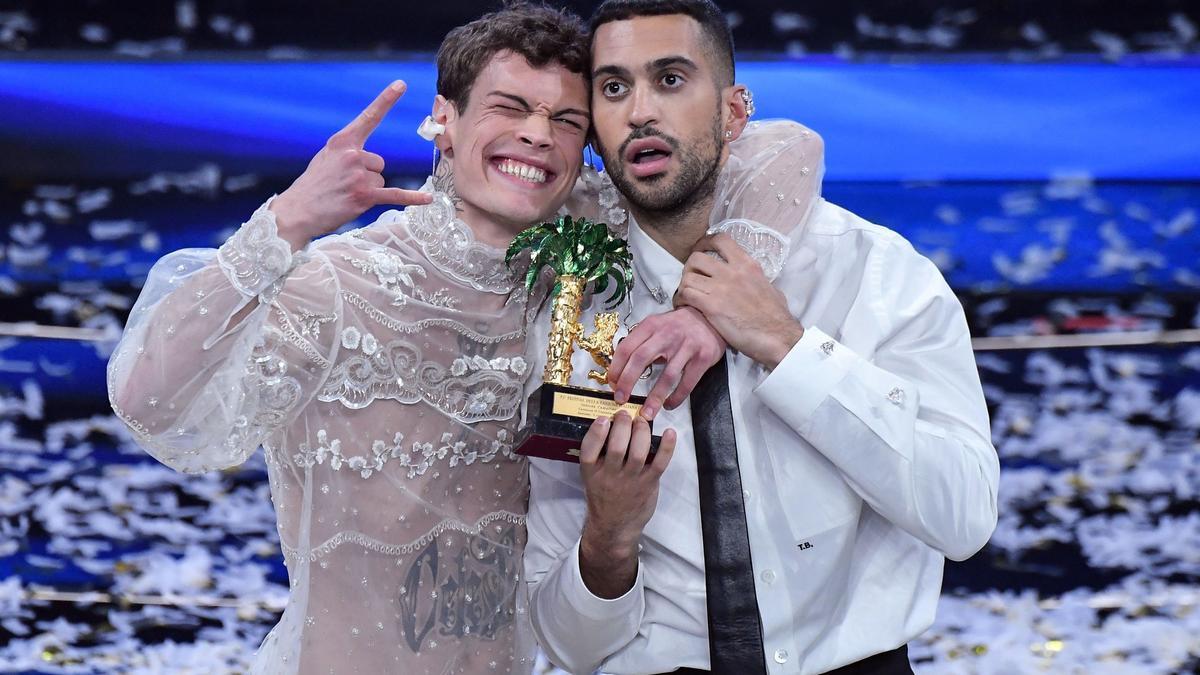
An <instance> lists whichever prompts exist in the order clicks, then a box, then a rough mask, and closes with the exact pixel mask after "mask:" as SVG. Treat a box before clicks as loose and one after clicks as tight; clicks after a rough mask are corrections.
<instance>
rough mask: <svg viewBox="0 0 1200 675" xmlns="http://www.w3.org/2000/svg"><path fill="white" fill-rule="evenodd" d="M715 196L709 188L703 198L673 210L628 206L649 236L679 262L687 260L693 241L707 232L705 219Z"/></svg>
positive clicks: (709, 214)
mask: <svg viewBox="0 0 1200 675" xmlns="http://www.w3.org/2000/svg"><path fill="white" fill-rule="evenodd" d="M714 198H715V195H714V194H713V193H712V192H711V191H708V194H707V195H706V196H705V197H702V198H699V199H696V200H695V201H692V202H690V203H688V204H684V205H682V206H681V207H680V208H678V209H675V210H672V211H646V210H645V209H641V208H638V207H636V206H632V205H631V206H630V209H629V210H630V211H631V212H632V213H633V216H634V218H636V219H637V223H638V226H639V227H641V228H642V229H643V230H644V231H645V232H646V234H648V235H650V238H651V239H653V240H654V241H655V243H657V244H658V245H659V246H662V247H663V248H664V249H666V250H667V252H668V253H670V254H671V255H672V256H675V259H676V260H678V261H680V262H685V261H687V258H688V256H689V255H691V254H692V248H693V247H695V246H696V242H697V241H700V238H701V237H703V236H704V234H705V233H706V232H708V220H709V217H710V216H711V214H712V208H713V199H714Z"/></svg>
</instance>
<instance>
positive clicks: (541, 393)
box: [506, 216, 660, 462]
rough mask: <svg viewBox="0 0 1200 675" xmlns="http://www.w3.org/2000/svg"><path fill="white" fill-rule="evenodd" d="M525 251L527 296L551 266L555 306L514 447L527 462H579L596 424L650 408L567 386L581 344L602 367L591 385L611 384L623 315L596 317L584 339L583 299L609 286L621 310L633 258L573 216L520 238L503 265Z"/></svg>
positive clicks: (637, 399) (638, 399)
mask: <svg viewBox="0 0 1200 675" xmlns="http://www.w3.org/2000/svg"><path fill="white" fill-rule="evenodd" d="M526 249H528V250H529V252H530V253H529V270H528V271H527V272H526V274H525V287H526V290H533V287H534V285H535V284H536V283H537V280H538V277H539V276H540V275H541V272H542V270H543V269H544V268H546V267H549V268H550V269H551V270H553V271H554V274H555V280H554V289H553V290H552V291H551V293H550V299H551V302H552V303H553V305H552V306H551V312H550V341H549V345H548V346H547V348H546V369H545V371H544V372H543V374H542V384H541V386H539V387H538V388H537V389H536V390H535V391H534V392H533V394H531V395H530V396H529V407H528V409H527V410H528V412H527V415H526V424H525V426H524V427H522V428H521V430H520V431H519V432H517V437H516V441H515V443H514V447H516V452H518V453H519V454H522V455H528V456H530V457H544V458H547V459H557V460H562V461H567V462H578V461H579V445H580V443H581V441H582V440H583V436H584V434H586V433H587V430H588V427H590V426H591V424H592V421H593V420H595V419H596V418H598V417H600V416H602V415H609V416H611V415H615V414H616V412H617V411H618V410H621V409H622V408H623V409H625V410H628V411H629V413H630V414H631V415H636V414H637V413H638V411H639V410H640V409H641V407H642V403H644V402H645V397H642V396H632V397H630V400H629V402H628V403H625V404H624V405H621V404H618V403H617V402H616V401H615V400H613V394H612V391H611V390H603V389H592V388H590V387H578V386H573V385H571V384H570V382H571V372H572V366H571V357H572V356H573V355H574V353H575V346H576V345H578V346H579V347H581V348H583V349H584V350H585V351H587V352H588V353H590V354H591V355H592V360H593V361H595V363H596V366H597V368H598V369H597V370H592V371H590V372H589V373H588V379H590V380H593V381H595V382H598V383H600V384H605V385H606V384H607V383H608V372H607V369H608V366H609V364H610V363H611V362H612V354H613V337H614V336H616V333H617V328H618V326H619V325H620V320H619V316H618V314H617V313H616V312H602V313H598V314H596V317H595V320H594V324H595V330H594V331H593V332H592V334H591V335H585V334H584V333H585V331H586V329H585V328H584V327H583V325H582V324H580V323H579V315H580V314H581V313H582V311H583V293H584V289H585V288H587V285H588V284H589V283H594V284H595V286H594V287H593V289H592V292H593V293H595V294H600V293H603V292H604V291H605V290H607V289H608V287H609V283H610V281H611V282H612V285H613V291H612V295H611V296H610V297H609V299H608V308H610V309H611V308H612V307H615V306H617V305H618V304H620V303H621V301H622V300H624V299H625V297H626V296H627V295H628V293H629V289H630V286H631V285H632V284H633V265H632V258H631V256H630V253H629V247H628V246H626V244H625V241H624V240H622V239H621V238H620V237H616V236H613V235H612V233H610V232H609V231H608V226H607V225H605V224H604V223H594V222H591V221H589V220H587V219H584V218H576V219H572V218H571V217H570V216H563V217H561V218H559V219H558V220H556V221H554V222H552V223H542V224H541V225H538V226H536V227H532V228H530V229H528V230H525V231H524V232H522V233H521V234H519V235H517V237H516V238H515V239H513V242H512V244H510V245H509V247H508V253H507V256H506V260H507V261H508V262H509V263H510V264H511V263H512V261H513V259H514V258H516V257H517V256H518V255H520V254H521V253H522V252H523V251H525V250H526ZM659 440H660V438H659V437H658V436H654V437H653V439H652V441H651V452H653V451H654V450H655V449H657V447H658V443H659Z"/></svg>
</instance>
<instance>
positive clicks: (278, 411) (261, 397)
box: [226, 312, 324, 445]
mask: <svg viewBox="0 0 1200 675" xmlns="http://www.w3.org/2000/svg"><path fill="white" fill-rule="evenodd" d="M281 313H282V312H281ZM281 339H285V338H284V336H283V335H282V334H281V333H280V332H279V331H277V330H274V329H272V328H268V329H266V330H265V331H264V332H263V334H262V337H261V339H260V340H259V341H258V343H257V344H255V345H254V350H253V351H252V352H251V353H250V361H249V363H248V364H247V368H246V375H247V385H248V388H249V389H250V391H252V392H254V393H256V394H257V395H258V406H257V407H255V408H251V409H252V410H254V411H255V412H254V420H253V423H254V426H256V427H262V428H267V429H274V428H278V427H279V426H281V425H283V423H284V422H285V421H287V419H288V416H289V415H290V414H291V412H292V410H294V409H295V407H296V405H297V404H298V403H299V402H300V393H301V386H300V381H299V380H297V379H296V378H295V377H292V376H291V375H288V374H287V373H288V362H287V360H286V359H284V358H283V357H282V356H280V355H279V353H280V351H281V350H280V345H279V341H280V340H281ZM318 358H319V357H318ZM321 360H322V361H324V359H321ZM233 426H234V429H233V430H232V433H231V434H230V436H229V439H227V442H226V444H227V445H228V443H229V441H230V440H232V441H233V442H235V443H240V442H241V440H242V437H244V436H246V435H247V434H248V433H249V431H250V428H249V423H248V420H247V419H246V417H245V415H239V416H238V417H237V418H235V419H234V422H233Z"/></svg>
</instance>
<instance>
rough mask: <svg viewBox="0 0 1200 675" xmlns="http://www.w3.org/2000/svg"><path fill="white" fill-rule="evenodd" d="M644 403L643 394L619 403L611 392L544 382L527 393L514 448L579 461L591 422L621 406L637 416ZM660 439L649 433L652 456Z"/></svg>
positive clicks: (551, 457)
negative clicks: (524, 409)
mask: <svg viewBox="0 0 1200 675" xmlns="http://www.w3.org/2000/svg"><path fill="white" fill-rule="evenodd" d="M645 402H646V397H645V396H631V397H630V398H629V402H628V403H626V404H625V405H619V404H618V403H617V402H616V401H614V400H613V395H612V392H610V391H601V390H599V389H588V388H587V387H571V386H562V385H557V384H545V383H544V384H542V386H540V387H538V388H537V389H536V390H535V391H534V392H533V393H532V394H530V395H529V408H528V413H527V415H526V417H527V419H528V423H527V424H526V425H525V426H524V427H522V428H521V430H520V431H518V432H517V437H516V440H515V442H514V443H513V447H514V448H516V450H515V452H516V453H517V454H519V455H525V456H526V457H541V458H543V459H553V460H558V461H560V462H574V463H576V464H578V463H579V446H580V444H582V443H583V437H584V435H586V434H587V431H588V428H589V427H591V426H592V422H593V421H595V420H596V419H597V418H599V417H601V416H612V415H615V414H616V413H617V411H618V410H622V409H624V410H627V411H629V414H631V415H636V414H638V411H640V410H641V408H642V404H643V403H645ZM651 428H653V423H652V424H651ZM661 441H662V437H661V436H654V435H653V434H651V437H650V456H651V457H653V456H654V453H655V452H656V451H657V450H658V445H659V443H660V442H661Z"/></svg>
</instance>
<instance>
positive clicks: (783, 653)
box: [775, 649, 788, 663]
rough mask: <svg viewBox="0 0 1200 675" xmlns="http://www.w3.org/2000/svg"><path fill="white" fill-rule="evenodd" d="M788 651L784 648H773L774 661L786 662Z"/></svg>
mask: <svg viewBox="0 0 1200 675" xmlns="http://www.w3.org/2000/svg"><path fill="white" fill-rule="evenodd" d="M787 660H788V653H787V650H786V649H776V650H775V663H787Z"/></svg>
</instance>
